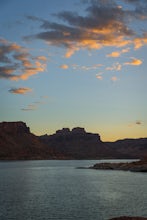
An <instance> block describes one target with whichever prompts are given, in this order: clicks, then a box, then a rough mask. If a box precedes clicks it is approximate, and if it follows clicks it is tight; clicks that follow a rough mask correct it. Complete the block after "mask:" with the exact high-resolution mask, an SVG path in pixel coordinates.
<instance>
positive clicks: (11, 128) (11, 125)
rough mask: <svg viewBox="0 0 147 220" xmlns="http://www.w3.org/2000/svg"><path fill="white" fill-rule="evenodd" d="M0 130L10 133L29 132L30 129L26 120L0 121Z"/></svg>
mask: <svg viewBox="0 0 147 220" xmlns="http://www.w3.org/2000/svg"><path fill="white" fill-rule="evenodd" d="M0 132H2V133H5V134H9V135H20V134H24V133H26V134H29V133H30V129H29V127H27V126H26V124H25V123H24V122H21V121H19V122H2V123H0Z"/></svg>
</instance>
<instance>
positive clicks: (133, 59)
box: [124, 57, 142, 66]
mask: <svg viewBox="0 0 147 220" xmlns="http://www.w3.org/2000/svg"><path fill="white" fill-rule="evenodd" d="M141 64H142V60H139V59H136V58H134V57H132V60H131V61H130V62H126V63H124V65H133V66H139V65H141Z"/></svg>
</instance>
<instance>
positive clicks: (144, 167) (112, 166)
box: [90, 160, 147, 172]
mask: <svg viewBox="0 0 147 220" xmlns="http://www.w3.org/2000/svg"><path fill="white" fill-rule="evenodd" d="M90 168H91V169H96V170H124V171H133V172H147V160H139V161H135V162H130V163H128V162H127V163H97V164H95V165H94V166H92V167H90Z"/></svg>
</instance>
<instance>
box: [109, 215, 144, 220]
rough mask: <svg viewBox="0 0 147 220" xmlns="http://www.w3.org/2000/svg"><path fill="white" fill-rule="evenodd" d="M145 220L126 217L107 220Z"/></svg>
mask: <svg viewBox="0 0 147 220" xmlns="http://www.w3.org/2000/svg"><path fill="white" fill-rule="evenodd" d="M145 219H146V220H147V218H144V217H127V216H122V217H116V218H111V219H109V220H145Z"/></svg>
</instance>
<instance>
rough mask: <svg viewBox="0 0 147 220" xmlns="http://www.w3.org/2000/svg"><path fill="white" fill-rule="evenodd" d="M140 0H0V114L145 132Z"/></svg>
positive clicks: (120, 134)
mask: <svg viewBox="0 0 147 220" xmlns="http://www.w3.org/2000/svg"><path fill="white" fill-rule="evenodd" d="M146 57H147V1H146V0H117V1H115V0H61V1H60V0H25V1H23V0H13V1H12V0H0V90H1V92H0V121H24V122H26V124H27V126H29V127H30V129H31V132H32V133H34V134H36V135H42V134H46V133H47V134H52V133H54V132H55V131H56V130H58V129H61V128H63V127H68V128H70V129H72V128H73V127H77V126H78V127H84V128H85V130H86V131H88V132H93V133H99V134H100V136H101V139H102V140H103V141H114V140H117V139H123V138H140V137H147V59H146Z"/></svg>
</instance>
